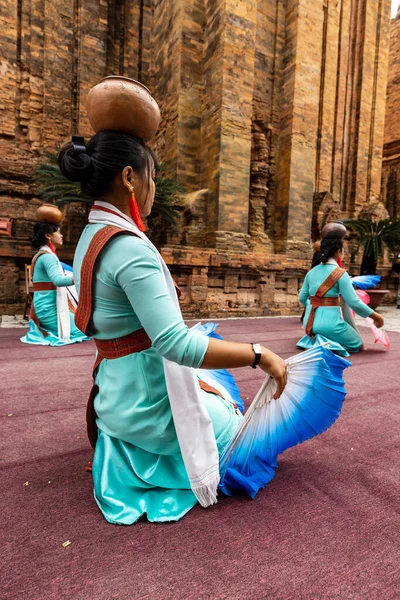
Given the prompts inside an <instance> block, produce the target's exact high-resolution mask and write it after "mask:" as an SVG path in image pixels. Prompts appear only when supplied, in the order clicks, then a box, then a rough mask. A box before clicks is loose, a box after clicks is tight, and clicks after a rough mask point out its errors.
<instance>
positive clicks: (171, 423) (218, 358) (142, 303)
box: [59, 131, 287, 524]
mask: <svg viewBox="0 0 400 600" xmlns="http://www.w3.org/2000/svg"><path fill="white" fill-rule="evenodd" d="M59 164H60V168H61V170H62V172H63V173H64V174H65V175H66V177H68V178H70V179H71V180H72V181H77V180H80V181H81V186H82V190H83V193H84V194H85V196H86V197H89V198H92V199H93V201H94V205H93V207H92V210H91V213H90V217H89V224H88V225H87V227H86V228H85V229H84V231H83V233H82V236H81V238H80V240H79V243H78V246H77V249H76V254H75V259H74V276H75V282H76V286H77V288H79V292H80V296H79V304H78V311H77V314H76V322H77V323H78V325H79V326H80V327H81V329H82V330H83V331H85V332H86V333H88V334H90V335H92V336H93V338H94V340H95V343H96V346H97V351H98V358H97V361H96V363H95V366H94V383H95V386H94V387H93V390H92V394H91V400H90V401H89V404H88V429H89V437H90V440H91V442H92V445H93V446H95V453H94V459H93V467H92V472H93V481H94V497H95V500H96V502H97V504H98V506H99V508H100V510H101V511H102V513H103V515H104V517H105V518H106V519H107V521H109V522H110V523H117V524H132V523H134V522H135V521H137V520H138V519H139V518H140V517H142V516H144V515H146V516H147V518H148V520H150V521H158V522H161V521H176V520H178V519H180V518H182V517H183V516H184V515H185V514H186V513H187V512H188V511H189V510H190V509H191V508H192V507H193V506H194V505H195V504H196V503H197V502H200V504H201V505H202V506H205V507H206V506H209V505H211V504H213V503H215V502H216V494H217V487H218V482H219V455H220V454H221V453H222V452H223V450H224V448H225V447H226V445H227V443H228V441H229V440H230V438H231V437H232V435H233V433H234V432H235V431H236V429H237V427H238V424H239V423H240V420H241V414H240V412H239V411H238V410H237V408H236V406H235V405H234V403H233V402H232V398H231V397H230V394H229V393H228V391H227V390H226V389H224V388H223V387H222V386H221V385H219V384H218V382H217V380H215V379H213V377H210V376H209V370H210V369H227V368H235V367H244V366H252V365H253V364H255V363H257V362H258V360H259V366H260V367H261V369H263V370H264V371H265V372H266V373H269V374H270V375H272V376H273V377H275V378H276V381H277V384H278V391H277V395H280V394H281V393H282V390H283V388H284V386H285V384H286V380H287V373H286V365H285V363H284V361H283V360H282V359H281V358H280V357H278V356H277V355H276V354H274V353H273V352H271V351H270V350H268V349H267V348H263V347H258V346H256V347H255V348H254V347H253V345H252V344H244V343H233V342H226V341H223V340H219V339H214V338H209V337H206V336H204V335H201V334H200V333H198V332H197V331H196V330H190V329H189V328H188V327H187V326H186V324H185V323H184V321H183V319H182V315H181V312H180V308H179V303H178V300H177V294H176V290H175V287H174V284H173V282H172V279H171V276H170V274H169V271H168V269H167V267H166V265H165V263H164V261H163V260H162V258H161V256H160V254H159V253H158V251H157V250H156V248H155V247H154V246H153V244H152V243H151V242H150V240H149V239H148V238H147V237H146V235H145V234H144V233H143V229H144V227H143V224H142V221H141V217H147V216H148V215H149V214H150V211H151V208H152V205H153V201H154V194H155V183H154V177H155V169H156V164H155V159H154V156H153V154H152V152H151V151H150V150H149V148H148V147H147V146H146V145H145V144H144V143H143V142H142V141H141V140H140V139H139V138H136V137H134V136H132V135H130V134H128V133H123V132H118V131H103V132H100V133H97V134H96V135H95V136H94V137H92V138H91V139H90V140H89V142H88V143H87V144H86V145H85V144H84V142H83V140H82V138H73V143H72V144H69V145H67V146H66V147H64V148H63V149H62V151H61V153H60V156H59ZM205 369H206V370H208V371H207V373H206V372H205V371H203V370H205ZM203 373H204V375H203Z"/></svg>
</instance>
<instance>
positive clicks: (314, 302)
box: [306, 296, 340, 337]
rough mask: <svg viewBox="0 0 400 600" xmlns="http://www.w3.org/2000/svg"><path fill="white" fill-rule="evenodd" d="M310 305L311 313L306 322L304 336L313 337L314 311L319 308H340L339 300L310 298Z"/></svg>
mask: <svg viewBox="0 0 400 600" xmlns="http://www.w3.org/2000/svg"><path fill="white" fill-rule="evenodd" d="M310 304H311V312H310V316H309V317H308V321H307V326H306V334H307V335H309V336H310V337H313V333H312V327H313V324H314V317H315V309H316V308H318V307H319V306H340V300H339V298H320V297H319V296H311V297H310Z"/></svg>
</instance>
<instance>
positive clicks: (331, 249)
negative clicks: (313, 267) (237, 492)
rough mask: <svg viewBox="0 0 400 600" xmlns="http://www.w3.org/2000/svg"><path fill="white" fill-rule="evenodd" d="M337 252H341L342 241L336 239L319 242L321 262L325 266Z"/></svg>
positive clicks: (325, 239)
mask: <svg viewBox="0 0 400 600" xmlns="http://www.w3.org/2000/svg"><path fill="white" fill-rule="evenodd" d="M338 250H343V240H341V239H339V238H337V237H336V238H328V237H326V238H324V239H323V240H321V262H322V263H323V264H325V263H326V262H327V261H328V260H329V259H330V258H332V256H334V255H335V254H336V252H337V251H338Z"/></svg>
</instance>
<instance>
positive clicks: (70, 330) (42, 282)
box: [21, 222, 89, 346]
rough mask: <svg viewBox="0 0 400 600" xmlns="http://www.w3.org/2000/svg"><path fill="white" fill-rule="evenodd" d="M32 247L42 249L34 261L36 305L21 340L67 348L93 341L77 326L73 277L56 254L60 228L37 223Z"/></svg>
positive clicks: (50, 224) (60, 238)
mask: <svg viewBox="0 0 400 600" xmlns="http://www.w3.org/2000/svg"><path fill="white" fill-rule="evenodd" d="M31 242H32V247H33V248H34V249H38V252H37V253H36V254H35V256H34V257H33V260H32V282H33V286H34V294H33V302H32V308H31V315H30V320H29V330H28V332H27V334H26V335H24V336H23V337H22V338H21V342H24V344H33V345H40V346H64V345H66V344H75V343H76V342H83V341H84V340H88V339H89V338H88V337H87V336H86V335H84V334H83V333H82V332H81V331H79V329H78V328H77V327H76V326H75V324H74V314H73V310H70V308H71V309H73V307H72V305H71V304H69V303H68V294H67V290H66V287H67V286H73V284H74V279H73V276H72V274H69V275H66V274H64V271H63V269H62V266H61V264H60V261H59V260H58V258H57V255H56V253H55V251H56V249H57V248H59V247H60V246H62V243H63V237H62V235H61V232H60V227H59V226H58V225H57V224H54V223H45V222H40V223H35V226H34V232H33V237H32V240H31Z"/></svg>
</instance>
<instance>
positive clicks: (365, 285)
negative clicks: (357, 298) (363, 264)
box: [351, 275, 381, 290]
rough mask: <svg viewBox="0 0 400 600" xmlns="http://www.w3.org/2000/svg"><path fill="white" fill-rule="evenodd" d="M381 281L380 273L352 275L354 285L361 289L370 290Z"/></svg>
mask: <svg viewBox="0 0 400 600" xmlns="http://www.w3.org/2000/svg"><path fill="white" fill-rule="evenodd" d="M380 281H381V277H380V275H357V277H351V283H352V284H353V287H355V288H358V289H359V290H369V289H371V288H374V287H376V286H377V285H378V283H380Z"/></svg>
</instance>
